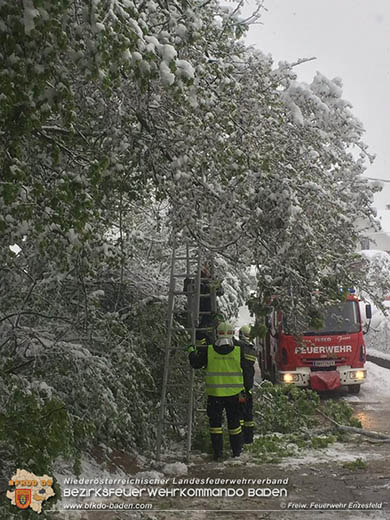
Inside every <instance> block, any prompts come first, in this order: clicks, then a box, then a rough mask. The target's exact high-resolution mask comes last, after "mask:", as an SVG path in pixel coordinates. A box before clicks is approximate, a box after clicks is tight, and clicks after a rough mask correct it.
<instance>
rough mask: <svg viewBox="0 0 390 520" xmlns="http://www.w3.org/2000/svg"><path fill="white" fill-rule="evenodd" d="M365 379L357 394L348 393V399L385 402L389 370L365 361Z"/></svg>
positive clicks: (388, 393) (389, 389) (389, 390)
mask: <svg viewBox="0 0 390 520" xmlns="http://www.w3.org/2000/svg"><path fill="white" fill-rule="evenodd" d="M366 368H367V381H366V382H365V383H364V384H363V385H362V386H361V390H360V394H359V395H348V396H346V397H345V399H347V400H348V401H377V402H384V403H385V402H387V401H388V400H389V399H390V370H389V369H388V368H383V367H380V366H378V365H375V363H371V362H370V361H367V363H366Z"/></svg>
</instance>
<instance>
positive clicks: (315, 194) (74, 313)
mask: <svg viewBox="0 0 390 520" xmlns="http://www.w3.org/2000/svg"><path fill="white" fill-rule="evenodd" d="M245 29H246V24H245V23H244V22H243V21H242V20H241V19H240V14H239V10H237V9H231V8H229V7H223V6H220V5H219V3H218V2H216V1H215V0H211V1H210V2H203V1H200V0H195V1H194V2H192V3H191V4H189V3H188V2H184V1H183V2H181V1H179V2H177V1H174V0H166V1H165V2H164V3H162V2H155V1H153V0H149V1H147V2H138V1H134V0H110V1H108V0H93V1H91V2H88V3H87V2H84V1H83V0H72V1H70V0H61V1H58V2H53V1H51V0H23V1H19V2H15V1H13V0H3V1H2V2H0V59H1V60H2V67H1V72H0V90H1V92H0V99H1V103H0V116H1V120H2V122H3V125H2V129H1V133H0V161H1V171H2V177H1V179H0V247H1V251H2V256H1V263H0V272H1V279H0V289H1V291H0V327H1V329H0V330H1V333H2V336H1V339H0V354H1V356H0V390H1V393H2V395H5V396H8V397H9V398H8V399H6V400H3V401H0V415H1V418H7V421H8V422H7V423H6V424H7V425H8V426H7V428H6V429H3V430H1V429H0V452H1V454H2V455H4V457H5V454H6V453H7V451H6V446H8V444H9V439H10V432H11V431H12V425H13V424H14V423H13V422H12V420H10V417H11V418H12V417H14V415H13V413H14V412H15V411H17V413H22V412H23V410H24V408H23V406H24V403H27V402H30V401H31V402H30V404H31V406H33V407H34V410H35V411H36V419H37V420H38V419H39V417H40V415H43V416H45V417H49V418H50V420H52V423H53V425H52V427H53V431H57V430H58V428H59V427H60V426H59V425H62V426H61V428H62V431H65V432H68V433H69V435H68V438H69V443H68V444H67V443H63V446H64V451H66V452H68V453H69V452H71V451H72V450H73V451H75V450H76V451H77V449H81V445H82V443H81V441H80V442H79V440H77V439H83V440H82V442H85V443H87V444H88V442H91V439H92V438H93V439H94V440H97V441H101V442H107V441H108V440H111V441H112V442H115V443H116V444H117V445H118V446H122V447H123V446H127V447H128V446H131V445H132V446H135V445H141V444H146V445H147V444H148V443H149V440H148V438H149V437H147V436H146V432H148V434H149V435H150V434H152V435H151V437H153V424H154V415H153V414H147V413H145V401H146V402H147V407H146V409H147V410H151V409H154V408H153V405H154V404H156V403H157V402H158V398H159V378H160V377H161V362H162V351H163V346H164V345H163V344H164V338H165V310H166V309H165V307H166V303H165V299H164V296H165V294H166V287H167V280H168V269H169V261H168V259H169V253H170V246H171V242H170V238H171V235H174V236H176V237H177V238H178V239H180V240H181V241H183V242H186V241H191V242H193V243H196V244H198V245H200V246H201V247H202V249H203V250H204V251H206V252H207V253H209V254H210V255H214V256H215V257H216V258H217V262H216V264H217V266H219V269H223V270H226V271H228V275H225V276H224V278H225V280H226V281H229V283H230V286H231V290H230V291H228V292H227V295H228V297H227V298H226V301H225V308H226V310H227V311H228V312H232V310H233V308H234V302H232V301H231V296H232V295H233V294H234V295H237V297H239V298H240V297H242V293H243V288H242V287H240V283H239V280H240V271H242V272H244V271H245V270H246V269H247V267H248V266H250V265H256V266H257V267H258V271H257V272H258V284H259V291H260V292H261V294H262V295H265V296H267V295H270V294H277V295H278V298H279V302H280V305H281V306H284V307H285V308H291V306H292V304H293V305H296V306H300V307H308V305H312V294H313V290H317V289H321V290H322V294H323V298H324V299H329V297H333V296H334V290H335V287H336V286H338V285H344V284H349V283H350V282H351V281H352V279H355V278H356V277H357V275H356V273H355V272H354V273H353V274H351V273H352V271H351V269H350V267H351V265H352V263H353V262H355V258H354V256H353V251H354V248H355V242H356V239H357V231H356V229H355V227H354V222H355V220H356V219H357V218H358V217H365V218H368V219H370V218H371V209H370V204H371V190H370V188H369V186H368V185H367V184H366V183H365V181H364V180H363V179H362V177H361V174H362V173H363V171H364V168H365V161H366V160H367V159H369V156H368V155H367V151H366V146H365V144H364V143H363V142H362V140H361V139H362V134H363V128H362V125H361V124H360V122H359V121H357V120H356V118H355V117H354V116H353V114H352V112H351V108H350V106H349V104H348V103H347V102H346V101H344V100H343V98H342V88H341V82H340V80H339V79H334V80H328V79H327V78H325V77H323V76H322V75H320V74H317V75H316V77H315V78H314V79H313V82H312V83H311V84H310V85H306V84H303V83H300V82H298V81H297V78H296V75H295V73H294V66H293V65H289V64H280V65H279V66H278V67H274V64H273V63H272V59H271V58H270V57H268V56H264V55H263V54H262V53H261V52H259V51H255V50H254V49H250V48H247V46H245V44H244V42H243V40H242V35H243V33H244V32H245ZM12 244H17V245H18V249H17V250H18V253H15V252H14V251H15V249H13V250H11V249H10V248H9V246H10V245H12ZM207 253H206V254H207ZM223 275H224V273H222V276H223ZM182 339H183V338H177V341H181V340H182ZM74 382H76V383H77V384H76V386H75V388H73V387H72V383H74ZM92 383H94V385H95V386H93V384H92ZM27 396H28V397H27ZM24 400H25V401H24ZM44 406H48V407H49V408H48V409H47V411H45V410H46V409H44ZM50 407H53V410H57V409H58V410H59V411H58V415H56V414H57V412H55V413H54V412H52V411H50V410H52V408H50ZM49 409H50V410H49ZM15 413H16V412H15ZM0 424H1V423H0ZM55 425H57V426H55ZM0 428H1V426H0ZM56 428H57V430H56ZM49 429H50V428H49ZM23 431H25V432H26V435H27V437H26V439H27V440H26V442H30V440H31V442H36V439H35V437H34V435H32V437H31V439H30V437H29V436H28V428H27V427H26V429H25V430H23ZM77 432H78V433H80V432H82V435H80V436H78V435H77ZM145 439H146V440H145ZM80 443H81V444H80ZM37 446H40V444H39V443H38V444H37V445H36V447H37ZM48 446H49V447H50V449H49V451H48V452H47V453H46V455H47V456H46V457H44V458H43V459H39V460H38V459H37V460H36V464H37V468H38V469H39V468H40V467H42V466H45V465H46V466H47V464H48V461H50V459H51V458H53V457H55V456H57V455H58V454H59V452H60V451H61V450H60V449H58V446H57V445H54V444H50V442H49V441H48ZM16 448H17V446H16V447H15V450H16ZM8 453H10V452H8ZM12 457H14V459H12ZM24 457H25V453H24V452H23V453H19V452H17V450H16V451H13V452H12V454H11V455H9V457H8V459H7V460H8V462H9V463H11V461H12V460H16V459H17V460H20V461H21V462H23V461H25V460H26V459H25V458H24ZM31 469H32V470H34V469H35V468H31ZM38 469H37V471H38Z"/></svg>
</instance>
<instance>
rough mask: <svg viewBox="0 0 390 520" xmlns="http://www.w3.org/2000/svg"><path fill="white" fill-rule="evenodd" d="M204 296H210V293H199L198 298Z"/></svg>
mask: <svg viewBox="0 0 390 520" xmlns="http://www.w3.org/2000/svg"><path fill="white" fill-rule="evenodd" d="M206 296H211V293H207V294H206V293H204V294H199V298H205V297H206Z"/></svg>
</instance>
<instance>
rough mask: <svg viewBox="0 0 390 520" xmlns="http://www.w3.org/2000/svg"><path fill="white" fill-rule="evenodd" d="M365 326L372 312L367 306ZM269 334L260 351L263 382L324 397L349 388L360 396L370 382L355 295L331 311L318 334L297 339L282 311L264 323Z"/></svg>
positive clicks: (311, 333) (363, 331)
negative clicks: (299, 388) (325, 393)
mask: <svg viewBox="0 0 390 520" xmlns="http://www.w3.org/2000/svg"><path fill="white" fill-rule="evenodd" d="M365 315H366V318H367V320H370V319H371V306H370V305H369V304H367V305H365ZM266 325H267V330H268V332H267V334H266V337H265V338H264V340H263V341H262V342H261V344H259V345H258V347H259V365H260V368H261V372H262V377H263V378H264V379H269V380H271V381H272V382H274V383H280V384H293V385H296V386H299V387H307V388H311V389H312V390H317V391H326V390H335V389H337V388H340V387H342V386H343V387H347V389H348V392H350V393H353V394H357V393H359V391H360V385H361V384H363V383H364V382H365V380H366V376H367V370H366V368H365V362H366V346H365V341H364V334H365V333H366V332H367V330H368V329H366V330H363V324H362V315H361V305H360V302H359V298H358V297H357V296H355V295H354V294H350V295H348V296H347V298H346V300H345V301H344V302H342V303H341V304H340V305H334V306H332V307H330V308H328V309H327V311H326V315H325V317H324V320H323V327H322V328H320V329H313V330H307V331H305V332H304V333H303V334H301V335H299V336H297V335H294V334H293V333H292V332H289V324H288V323H287V320H285V319H284V318H283V315H282V313H281V312H280V311H278V310H276V309H273V310H272V311H271V312H270V314H269V315H268V316H267V320H266Z"/></svg>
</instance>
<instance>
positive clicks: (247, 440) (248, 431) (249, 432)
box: [243, 426, 253, 444]
mask: <svg viewBox="0 0 390 520" xmlns="http://www.w3.org/2000/svg"><path fill="white" fill-rule="evenodd" d="M243 435H244V444H252V442H253V428H248V427H245V426H244V428H243Z"/></svg>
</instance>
